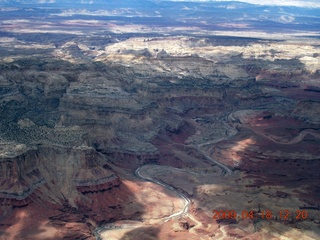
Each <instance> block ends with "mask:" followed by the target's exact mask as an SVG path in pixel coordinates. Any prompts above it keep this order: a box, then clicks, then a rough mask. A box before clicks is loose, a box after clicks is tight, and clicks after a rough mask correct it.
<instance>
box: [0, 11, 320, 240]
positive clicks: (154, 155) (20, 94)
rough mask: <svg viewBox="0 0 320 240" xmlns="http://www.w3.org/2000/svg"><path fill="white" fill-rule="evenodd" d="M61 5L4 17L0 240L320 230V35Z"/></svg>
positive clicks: (307, 234) (288, 234)
mask: <svg viewBox="0 0 320 240" xmlns="http://www.w3.org/2000/svg"><path fill="white" fill-rule="evenodd" d="M8 11H15V10H12V9H11V10H10V9H9V10H8ZM43 11H44V10H43ZM46 11H49V10H46ZM55 14H56V13H54V14H53V15H52V18H51V19H54V20H52V22H43V21H40V20H39V21H36V22H35V23H34V22H31V21H29V20H25V21H22V20H20V21H16V20H12V19H11V20H10V21H8V20H7V21H6V22H4V20H1V21H2V25H1V27H2V31H3V32H1V35H0V52H1V54H2V57H1V59H0V239H6V240H11V239H12V240H13V239H15V240H16V239H21V240H26V239H70V240H71V239H133V240H134V239H150V240H151V239H203V240H206V239H279V240H282V239H310V240H311V239H318V238H319V236H320V229H319V226H320V225H319V224H320V222H319V221H320V208H319V206H320V188H319V186H320V173H319V162H320V161H319V160H320V148H319V146H320V117H319V116H320V83H319V78H320V55H319V49H320V40H319V37H314V36H313V35H312V34H314V33H312V34H311V33H309V32H302V33H301V32H300V33H297V32H289V33H286V34H284V35H282V34H280V33H270V34H265V33H262V32H260V33H257V32H255V31H249V30H248V31H244V30H243V31H241V33H240V31H239V32H238V31H236V30H235V31H229V32H223V31H215V32H210V33H208V32H207V31H204V30H201V29H200V30H199V29H196V30H195V32H192V34H191V33H190V32H189V31H186V30H183V31H185V32H187V33H188V34H181V32H180V31H182V30H181V29H180V28H176V29H174V30H172V29H167V28H161V29H162V30H161V31H163V32H158V28H156V29H154V28H152V27H150V26H147V25H146V26H137V25H134V24H131V25H130V24H128V25H126V24H119V22H109V23H108V25H107V27H108V32H107V33H106V30H105V29H102V30H101V29H100V28H102V27H103V26H105V25H104V23H103V21H104V20H102V19H99V20H96V21H93V20H87V21H85V20H79V19H72V20H70V19H67V20H63V21H62V20H61V21H60V20H59V22H56V21H57V20H56V19H55V18H54V16H56V15H55ZM63 14H64V15H67V12H63ZM69 14H71V12H69ZM59 17H62V16H59ZM65 17H66V18H68V17H69V16H65ZM49 20H50V19H49ZM49 20H48V21H49ZM50 21H51V20H50ZM70 24H72V26H73V28H72V31H70V32H69V33H67V32H64V31H66V30H68V29H69V28H70ZM93 26H94V28H93V29H92V27H93ZM158 27H159V26H158ZM159 28H160V27H159ZM190 28H191V27H190ZM30 29H32V31H31V30H30ZM43 29H47V30H50V31H52V32H51V33H50V31H49V32H45V33H44V32H41V31H43ZM142 30H143V31H142ZM28 31H30V32H28ZM119 31H121V33H119ZM135 31H138V32H139V34H138V33H136V32H135ZM50 34H51V35H50ZM40 37H41V38H40ZM214 210H221V211H226V210H227V211H232V210H234V211H235V212H236V213H237V217H236V218H234V219H233V218H229V217H228V218H226V217H220V218H218V219H214ZM267 210H268V211H271V212H272V216H270V218H269V217H268V218H262V217H261V216H262V215H263V213H264V212H266V211H267ZM244 211H247V212H252V213H254V215H255V216H256V217H255V218H251V217H246V216H245V215H243V212H244ZM285 211H288V212H289V213H290V214H288V216H287V217H286V218H284V217H283V216H282V215H280V214H279V213H280V212H285ZM302 211H304V213H307V216H305V215H303V216H300V215H299V213H300V212H302ZM268 216H269V215H268Z"/></svg>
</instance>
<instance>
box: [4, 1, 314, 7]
mask: <svg viewBox="0 0 320 240" xmlns="http://www.w3.org/2000/svg"><path fill="white" fill-rule="evenodd" d="M102 2H103V3H104V4H108V2H109V1H101V0H78V1H62V0H0V4H2V3H5V4H15V3H17V4H56V3H60V4H61V3H66V4H70V3H73V4H84V5H94V4H95V3H99V4H101V3H102ZM137 2H158V3H159V2H186V3H187V2H194V3H201V2H203V3H205V2H230V3H232V2H239V3H248V4H254V5H263V6H280V7H303V8H320V2H319V1H317V0H307V1H303V0H287V1H280V0H137Z"/></svg>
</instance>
